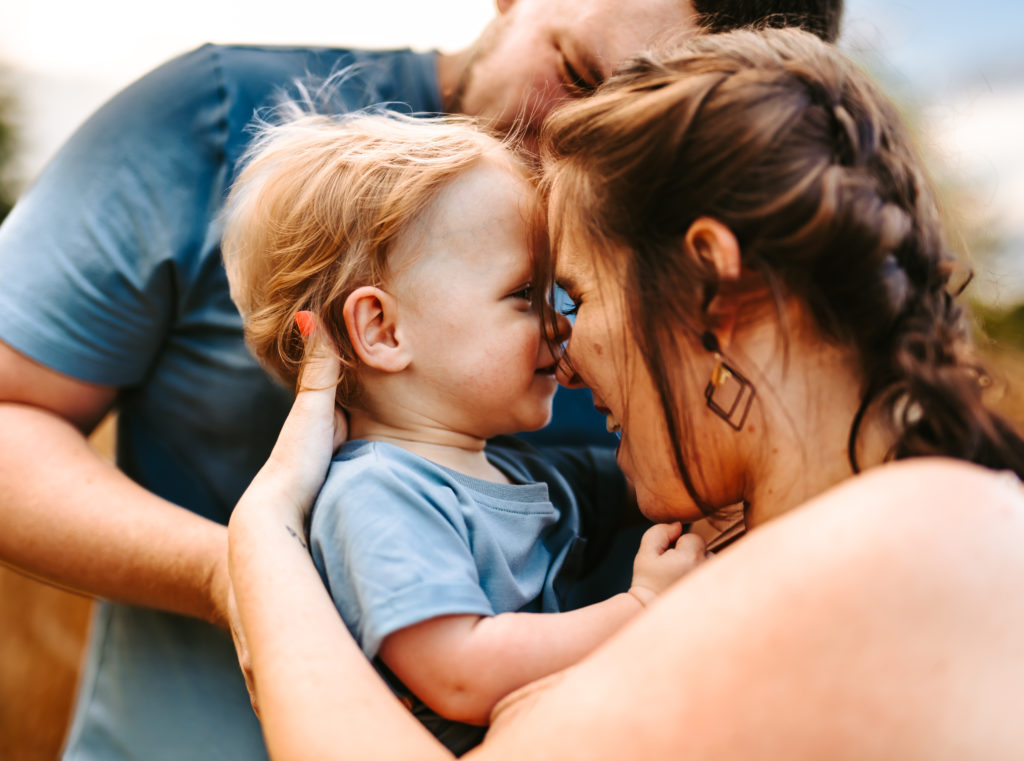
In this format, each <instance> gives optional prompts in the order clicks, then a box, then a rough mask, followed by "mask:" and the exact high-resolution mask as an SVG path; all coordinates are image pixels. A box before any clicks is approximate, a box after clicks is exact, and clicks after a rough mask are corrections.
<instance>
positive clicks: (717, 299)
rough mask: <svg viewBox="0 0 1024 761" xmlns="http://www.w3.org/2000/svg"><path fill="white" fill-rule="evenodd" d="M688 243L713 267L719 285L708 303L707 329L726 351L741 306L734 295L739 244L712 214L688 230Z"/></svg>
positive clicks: (706, 314)
mask: <svg viewBox="0 0 1024 761" xmlns="http://www.w3.org/2000/svg"><path fill="white" fill-rule="evenodd" d="M684 240H685V244H686V248H687V251H688V252H689V254H690V255H691V256H693V257H696V258H697V259H700V260H703V261H705V262H708V263H709V264H711V266H712V267H714V270H715V274H716V275H717V287H715V288H714V289H713V291H712V293H711V294H710V298H709V299H708V302H707V303H706V304H705V317H706V319H707V321H708V328H709V329H710V330H711V331H712V332H714V334H715V336H716V337H717V338H718V344H719V346H721V347H722V350H723V351H726V350H728V348H729V344H730V343H731V342H732V336H733V331H734V329H735V327H736V312H737V309H738V307H739V304H738V302H737V300H736V299H735V298H734V297H733V296H732V294H734V293H735V291H734V289H733V288H732V286H734V285H735V284H736V283H737V282H738V281H739V279H740V274H741V271H742V267H741V264H740V244H739V242H738V241H737V240H736V236H735V235H734V234H733V232H732V230H730V229H729V228H728V227H726V226H725V225H724V224H722V223H721V222H719V221H718V220H717V219H712V218H711V217H699V218H698V219H696V220H695V221H694V222H693V224H691V225H690V229H688V230H687V231H686V237H685V239H684Z"/></svg>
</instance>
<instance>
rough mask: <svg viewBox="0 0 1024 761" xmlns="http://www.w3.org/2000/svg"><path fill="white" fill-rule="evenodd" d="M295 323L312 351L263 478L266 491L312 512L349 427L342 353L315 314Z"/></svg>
mask: <svg viewBox="0 0 1024 761" xmlns="http://www.w3.org/2000/svg"><path fill="white" fill-rule="evenodd" d="M295 321H296V324H297V325H298V327H299V330H300V332H301V333H302V334H303V338H304V340H305V341H306V343H307V346H308V347H309V348H308V350H307V354H306V362H305V363H304V365H303V370H302V375H301V378H300V380H299V390H298V392H297V393H296V395H295V401H294V402H293V403H292V408H291V411H290V412H289V413H288V417H287V418H286V419H285V421H284V425H283V426H282V427H281V433H280V434H278V437H277V443H276V444H275V445H274V449H273V451H272V452H271V454H270V459H269V460H268V461H267V464H266V465H265V466H264V468H263V470H262V471H261V476H262V479H263V481H264V488H276V489H277V490H279V491H280V492H284V493H288V494H289V495H290V497H291V498H290V499H289V502H292V503H293V504H295V505H297V506H299V507H300V508H302V510H303V511H308V510H309V509H310V508H311V507H312V504H313V500H314V499H315V498H316V495H317V493H318V492H319V491H320V487H321V485H322V484H323V481H324V478H325V476H326V475H327V468H328V466H329V465H330V461H331V456H332V454H333V453H334V451H335V449H337V446H338V445H339V444H340V442H342V441H344V440H345V436H346V433H347V425H346V422H345V416H344V413H343V412H341V411H340V410H338V408H337V404H336V403H335V388H336V386H337V384H338V377H339V374H340V372H341V360H340V359H339V357H338V353H337V351H336V350H335V347H334V345H333V343H332V342H331V340H330V339H329V338H328V336H327V334H326V331H325V330H323V328H322V326H321V325H319V323H318V321H317V320H316V318H315V317H314V316H313V315H312V314H311V313H309V312H299V314H298V315H297V316H296V320H295ZM267 479H269V481H270V483H267Z"/></svg>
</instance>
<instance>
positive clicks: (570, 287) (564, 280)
mask: <svg viewBox="0 0 1024 761" xmlns="http://www.w3.org/2000/svg"><path fill="white" fill-rule="evenodd" d="M555 285H557V286H558V287H559V288H561V289H562V290H563V291H565V292H566V293H572V292H573V291H575V290H576V289H577V287H576V281H575V280H573V279H572V276H571V275H559V274H558V273H557V272H556V273H555Z"/></svg>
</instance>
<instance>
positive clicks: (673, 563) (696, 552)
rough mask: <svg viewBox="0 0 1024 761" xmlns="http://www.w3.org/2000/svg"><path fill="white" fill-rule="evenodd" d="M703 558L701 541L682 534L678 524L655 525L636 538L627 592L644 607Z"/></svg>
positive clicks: (705, 553)
mask: <svg viewBox="0 0 1024 761" xmlns="http://www.w3.org/2000/svg"><path fill="white" fill-rule="evenodd" d="M706 558H707V551H706V548H705V545H704V540H703V539H701V538H700V537H699V536H697V535H696V534H683V527H682V524H680V523H679V522H676V523H658V524H655V525H654V526H651V527H650V528H649V529H647V531H645V532H644V535H643V537H642V538H641V539H640V549H639V551H638V552H637V553H636V559H635V560H634V561H633V584H632V586H631V587H630V588H629V593H630V594H631V595H633V596H634V597H636V598H637V599H638V600H639V601H640V602H641V603H643V604H644V605H648V604H649V603H650V602H651V601H652V600H653V599H654V598H655V597H656V596H657V595H659V594H661V593H662V592H664V591H665V590H666V589H668V587H670V586H671V585H672V584H673V583H674V582H676V581H677V580H678V579H680V578H681V577H682V576H684V575H685V574H687V573H688V572H690V571H692V570H693V569H694V568H696V567H697V566H698V565H700V564H701V563H702V562H704V560H705V559H706Z"/></svg>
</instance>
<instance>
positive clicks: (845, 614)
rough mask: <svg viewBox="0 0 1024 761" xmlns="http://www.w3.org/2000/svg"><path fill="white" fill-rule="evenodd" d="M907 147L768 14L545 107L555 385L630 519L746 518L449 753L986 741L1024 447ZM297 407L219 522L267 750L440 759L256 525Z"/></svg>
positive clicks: (1007, 723)
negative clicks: (986, 363) (631, 496)
mask: <svg viewBox="0 0 1024 761" xmlns="http://www.w3.org/2000/svg"><path fill="white" fill-rule="evenodd" d="M909 143H910V141H909V139H908V137H907V135H906V133H905V130H904V128H903V127H902V126H901V124H900V120H899V119H898V117H897V114H896V113H895V110H894V109H893V107H892V106H891V105H890V104H888V103H887V101H885V99H884V98H883V97H882V96H880V95H879V94H878V93H877V92H876V90H875V89H874V88H873V87H872V86H871V84H870V82H869V81H868V79H867V77H865V76H864V75H863V74H862V73H861V72H859V71H858V70H857V69H856V68H855V67H853V66H852V65H851V64H850V63H848V62H847V61H845V60H844V59H843V58H842V57H841V56H840V55H839V54H838V53H836V52H835V51H834V50H832V49H831V48H829V47H827V46H826V45H823V44H821V43H819V42H818V41H816V40H814V39H813V38H811V37H809V36H808V35H805V34H802V33H799V32H793V31H784V32H783V31H780V32H769V33H765V34H763V35H760V34H756V33H753V32H739V33H732V34H729V35H721V36H716V37H705V38H702V39H695V40H693V41H692V42H689V43H687V45H686V47H685V48H684V49H682V50H681V51H679V52H678V53H677V54H675V55H674V56H673V57H672V58H670V59H667V60H665V61H663V62H661V63H658V62H653V61H648V62H640V63H638V64H636V65H635V66H634V67H633V68H632V70H630V71H627V72H625V73H623V74H621V75H619V76H617V77H616V78H614V79H613V80H612V81H610V82H609V83H607V85H606V86H604V87H603V88H602V89H601V90H600V91H599V92H598V94H597V95H596V96H594V97H593V98H591V99H588V100H584V101H580V102H578V103H575V104H572V105H570V106H567V107H565V108H564V109H562V110H560V111H559V112H557V113H556V114H555V115H554V116H553V117H552V118H551V120H550V121H549V123H548V124H547V125H546V128H545V154H544V155H545V168H546V177H547V186H548V190H549V216H550V221H551V235H552V241H553V244H554V246H553V248H554V251H555V276H556V278H557V280H558V281H559V282H560V284H561V285H562V286H563V287H564V288H565V289H566V290H567V291H568V293H569V295H570V296H571V297H572V298H573V299H574V301H575V304H576V309H577V310H578V313H577V317H576V323H575V326H574V330H573V335H572V338H571V339H570V342H569V345H568V349H567V354H566V358H565V360H564V362H563V363H562V367H561V371H560V372H561V376H562V380H563V382H566V383H569V384H576V383H584V384H586V385H588V386H590V387H591V388H592V389H593V391H594V396H595V404H596V405H597V406H598V407H599V409H602V410H603V411H604V412H605V413H606V414H608V416H609V425H610V427H612V428H618V427H621V432H622V443H621V445H620V449H619V455H618V459H619V463H620V464H621V465H622V467H623V469H624V470H625V471H626V473H627V474H628V475H629V476H630V477H631V478H632V479H633V481H634V482H635V485H636V488H637V494H638V498H639V500H640V505H641V508H642V510H643V511H644V512H645V514H647V515H648V516H649V517H651V518H653V519H655V520H680V519H681V520H692V519H695V518H698V517H700V516H701V515H711V514H714V513H716V512H717V511H720V510H722V509H724V508H726V507H727V506H728V505H731V504H734V503H737V502H741V503H742V504H743V505H744V518H745V522H746V526H747V529H748V535H747V536H745V537H744V538H743V539H742V540H741V541H739V542H737V543H736V544H735V545H733V546H732V547H730V548H729V549H727V550H726V551H724V552H722V553H721V554H720V555H719V556H718V557H717V558H716V559H715V560H714V561H712V562H709V563H706V564H705V565H704V566H702V567H701V568H700V569H698V570H697V571H695V572H694V573H692V574H691V575H690V576H688V577H687V578H686V579H685V580H684V581H682V582H680V583H679V584H677V585H676V586H675V587H674V588H673V589H672V590H670V591H669V592H668V593H666V594H665V595H664V596H663V598H662V599H660V600H659V601H658V602H657V603H656V604H654V605H653V606H652V607H651V609H650V610H649V611H647V612H646V613H645V614H644V615H643V616H641V617H640V618H639V619H638V620H637V621H635V622H634V623H633V624H631V625H630V626H628V627H627V628H626V629H624V630H623V631H622V632H621V633H620V634H619V635H617V636H615V637H614V638H613V639H612V640H611V641H610V642H609V643H608V644H606V645H605V646H604V647H602V648H601V649H599V650H598V651H597V652H596V653H595V654H594V655H592V656H591V657H589V658H588V659H586V660H585V661H583V662H582V663H581V664H579V665H577V666H575V667H573V668H571V669H569V670H567V671H565V672H562V673H561V674H557V675H555V676H554V677H552V678H549V679H548V680H545V681H542V682H540V683H535V684H534V685H531V686H528V687H526V688H524V689H523V690H522V691H520V692H519V693H516V694H513V695H512V696H510V697H509V698H507V699H506V700H505V701H504V702H503V703H501V704H499V706H498V707H497V709H496V710H495V712H494V714H493V715H492V728H491V730H490V732H489V734H488V736H487V739H486V741H485V742H484V744H483V745H482V746H481V747H479V748H478V749H477V750H476V751H474V752H473V754H472V755H473V757H480V758H503V759H513V758H524V757H526V758H548V757H550V758H566V757H580V758H588V759H591V758H609V759H612V758H615V759H618V758H658V759H660V758H673V757H685V758H714V759H732V758H736V759H748V758H776V757H778V758H787V759H790V758H830V759H831V758H857V759H865V758H945V757H949V758H986V759H991V758H1014V757H1019V755H1020V753H1021V751H1022V749H1024V729H1022V728H1021V725H1020V722H1019V721H1018V720H1017V718H1016V714H1017V709H1016V706H1019V705H1020V702H1021V697H1022V695H1021V692H1022V691H1021V688H1020V686H1019V685H1021V684H1024V599H1022V596H1021V595H1020V594H1019V589H1018V587H1019V579H1021V578H1024V553H1021V552H1020V550H1019V548H1020V546H1021V543H1022V541H1024V494H1022V490H1021V487H1020V482H1019V480H1018V477H1019V476H1021V475H1022V474H1024V443H1022V441H1021V439H1020V437H1019V436H1018V435H1017V434H1016V433H1015V432H1014V431H1013V429H1012V428H1011V426H1010V425H1009V424H1008V423H1007V422H1006V421H1004V420H1002V419H1000V418H999V417H998V416H996V415H994V414H992V413H991V412H989V411H988V410H987V409H986V408H985V407H984V405H983V404H982V402H981V390H982V386H983V385H984V383H985V379H986V376H985V375H984V373H983V372H982V371H981V370H980V368H978V367H977V366H976V364H974V362H973V360H972V357H971V350H970V346H969V342H968V335H967V331H966V326H965V323H964V319H963V315H962V312H961V309H960V307H959V306H958V305H957V303H956V301H955V299H954V297H953V295H952V294H951V292H950V291H951V288H952V282H953V280H954V279H955V278H954V275H955V272H956V268H955V266H954V262H953V260H952V258H951V256H950V255H949V253H948V252H947V250H946V248H945V244H944V242H943V236H942V230H941V223H940V221H939V218H938V214H937V212H936V207H935V202H934V200H933V198H932V195H931V191H930V190H929V187H928V184H927V181H926V179H925V177H924V175H923V171H922V169H921V166H920V162H919V161H918V160H917V159H916V158H915V156H914V154H913V152H912V150H911V148H910V144H909ZM315 356H316V361H314V362H312V363H311V372H310V374H309V375H308V376H307V377H308V379H309V380H308V383H309V385H311V386H313V387H314V388H315V387H322V386H325V385H327V386H329V384H330V382H331V380H332V379H333V377H335V370H334V369H333V367H332V365H331V360H330V359H329V352H325V351H323V350H322V349H321V350H318V351H317V352H316V353H315ZM317 407H319V409H317ZM330 409H331V398H330V394H329V393H317V392H315V391H310V392H305V393H303V394H300V395H299V399H298V401H297V402H296V409H295V412H294V414H293V415H292V417H291V418H290V419H289V421H288V424H287V426H286V428H285V429H284V431H283V432H282V437H281V441H280V444H279V447H278V448H277V449H276V450H275V453H274V455H273V456H272V458H271V460H270V462H268V465H267V466H266V468H265V469H264V471H263V472H261V474H260V476H258V478H257V481H256V482H254V487H253V488H251V489H250V492H249V493H248V494H247V495H246V497H244V498H243V500H242V503H241V504H240V506H239V509H238V510H236V513H235V517H233V518H232V525H231V540H232V545H231V559H232V572H233V578H234V580H235V584H236V594H237V596H238V600H239V607H240V611H241V614H242V622H243V624H244V631H245V633H246V635H247V636H248V638H249V643H250V645H251V646H252V654H253V666H254V673H255V675H256V694H257V696H258V700H259V707H260V710H261V716H262V718H263V721H264V731H265V734H266V736H267V739H268V741H269V747H270V749H271V753H272V755H273V756H274V757H275V758H293V757H294V758H298V757H316V758H332V757H339V758H341V757H344V758H362V757H366V758H391V757H393V758H427V757H433V756H437V757H439V758H440V757H447V756H445V754H444V751H443V749H440V748H439V747H438V746H437V745H436V744H434V743H433V742H432V741H431V740H430V738H429V737H427V736H425V735H424V734H423V733H422V731H420V730H419V728H418V725H416V723H415V722H414V721H413V720H412V719H411V717H409V716H406V715H405V714H403V712H402V709H401V708H400V707H399V706H398V705H397V704H396V703H395V701H394V700H393V699H392V698H390V696H389V695H388V693H387V691H386V690H385V689H384V688H383V686H382V685H380V683H379V682H378V680H376V678H375V677H374V676H373V672H372V670H371V669H370V667H369V666H368V665H367V664H366V663H364V662H363V661H362V659H361V657H360V656H359V654H358V651H357V650H356V649H355V648H354V646H352V644H351V641H350V639H349V637H348V636H347V633H346V632H345V630H344V628H343V626H342V625H341V624H340V621H339V620H338V617H337V614H336V613H335V611H334V609H333V607H332V606H331V604H330V602H329V600H328V598H327V596H326V594H325V593H324V592H323V590H322V589H320V588H319V582H318V580H317V577H316V574H315V571H313V570H312V566H311V564H310V562H309V558H308V555H307V554H306V552H305V550H304V548H303V547H302V546H301V545H300V544H299V543H297V542H295V541H294V539H291V538H290V537H289V534H288V533H287V532H288V531H291V532H293V533H296V534H298V533H300V532H301V530H302V521H303V519H304V510H305V508H306V503H307V501H308V499H311V498H312V495H313V494H314V493H315V491H316V488H317V487H318V485H319V479H320V478H322V475H323V471H324V469H325V467H326V459H327V450H328V449H329V446H328V443H327V442H328V440H329V439H330V438H331V435H332V433H333V431H334V428H333V427H332V425H330V424H329V423H328V421H329V419H330ZM922 456H929V457H927V458H926V459H910V458H921V457H922ZM972 463H978V464H980V465H982V466H985V467H978V465H975V464H972ZM861 471H864V472H863V474H861V475H858V474H859V473H860V472H861ZM998 471H1005V472H998ZM1014 474H1015V475H1014ZM296 484H304V485H305V492H304V493H305V495H306V497H307V499H303V498H301V497H299V498H297V497H296V496H295V495H296V494H298V493H299V492H298V491H297V489H296ZM278 495H280V502H278V500H277V497H278ZM282 524H285V528H284V529H282Z"/></svg>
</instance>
